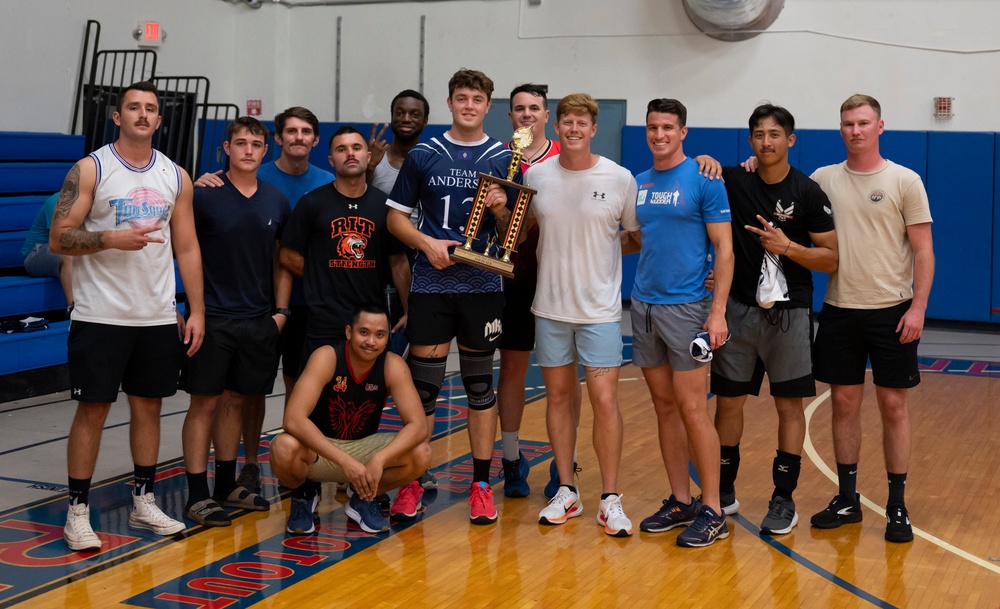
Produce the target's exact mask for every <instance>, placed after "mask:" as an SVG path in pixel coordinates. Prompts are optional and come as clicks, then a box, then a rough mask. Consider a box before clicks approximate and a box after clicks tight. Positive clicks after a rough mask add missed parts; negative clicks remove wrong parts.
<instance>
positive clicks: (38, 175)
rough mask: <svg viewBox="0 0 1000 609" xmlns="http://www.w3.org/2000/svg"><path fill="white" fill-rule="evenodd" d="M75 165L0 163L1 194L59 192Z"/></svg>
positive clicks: (58, 163)
mask: <svg viewBox="0 0 1000 609" xmlns="http://www.w3.org/2000/svg"><path fill="white" fill-rule="evenodd" d="M71 167H73V163H64V162H55V163H0V194H6V193H10V194H14V193H19V194H20V193H43V192H44V193H49V194H52V193H53V192H55V191H57V190H59V188H60V187H61V186H62V183H63V180H64V179H65V178H66V174H67V173H69V170H70V168H71Z"/></svg>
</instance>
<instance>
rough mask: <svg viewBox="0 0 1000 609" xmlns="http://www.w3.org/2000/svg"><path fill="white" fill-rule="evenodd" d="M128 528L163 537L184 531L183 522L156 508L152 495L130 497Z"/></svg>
mask: <svg viewBox="0 0 1000 609" xmlns="http://www.w3.org/2000/svg"><path fill="white" fill-rule="evenodd" d="M128 526H130V527H132V528H133V529H145V530H147V531H152V532H154V533H156V534H157V535H164V536H166V535H173V534H174V533H180V532H181V531H183V530H184V523H183V522H178V521H176V520H174V519H173V518H171V517H169V516H167V515H166V514H164V513H163V512H162V511H161V510H160V508H158V507H157V506H156V501H155V499H154V497H153V493H146V494H145V495H132V513H131V514H129V515H128Z"/></svg>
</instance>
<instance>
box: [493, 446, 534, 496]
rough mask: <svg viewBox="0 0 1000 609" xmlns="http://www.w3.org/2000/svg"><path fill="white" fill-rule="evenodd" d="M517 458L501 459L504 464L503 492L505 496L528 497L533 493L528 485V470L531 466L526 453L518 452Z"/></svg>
mask: <svg viewBox="0 0 1000 609" xmlns="http://www.w3.org/2000/svg"><path fill="white" fill-rule="evenodd" d="M517 457H518V458H517V459H514V460H513V461H508V460H507V459H501V460H500V462H501V463H502V464H503V480H504V483H503V494H504V496H505V497H527V496H528V494H529V493H531V487H529V486H528V472H529V471H530V470H531V466H530V465H528V460H527V459H525V458H524V453H522V452H518V453H517Z"/></svg>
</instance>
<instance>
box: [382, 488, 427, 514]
mask: <svg viewBox="0 0 1000 609" xmlns="http://www.w3.org/2000/svg"><path fill="white" fill-rule="evenodd" d="M423 496H424V487H422V486H420V480H414V481H413V482H411V483H409V484H406V485H404V486H402V487H401V488H400V489H399V491H398V492H397V493H396V499H395V500H394V501H393V502H392V506H391V507H390V508H389V517H390V518H392V519H393V520H414V519H415V518H416V517H417V513H418V512H419V511H420V508H421V505H420V500H421V499H422V498H423Z"/></svg>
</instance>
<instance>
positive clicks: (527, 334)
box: [500, 282, 535, 351]
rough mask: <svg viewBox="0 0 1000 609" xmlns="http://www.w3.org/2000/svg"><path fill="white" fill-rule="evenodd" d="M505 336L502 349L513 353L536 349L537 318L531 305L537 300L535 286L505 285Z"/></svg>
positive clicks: (501, 342) (502, 338)
mask: <svg viewBox="0 0 1000 609" xmlns="http://www.w3.org/2000/svg"><path fill="white" fill-rule="evenodd" d="M503 296H504V305H503V318H502V319H503V334H502V335H501V336H500V348H501V349H510V350H511V351H531V350H532V349H534V348H535V316H534V314H533V313H532V312H531V303H532V301H534V300H535V284H534V283H533V282H532V283H531V284H530V285H528V286H525V285H520V284H517V285H515V284H513V283H506V284H505V285H504V291H503Z"/></svg>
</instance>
